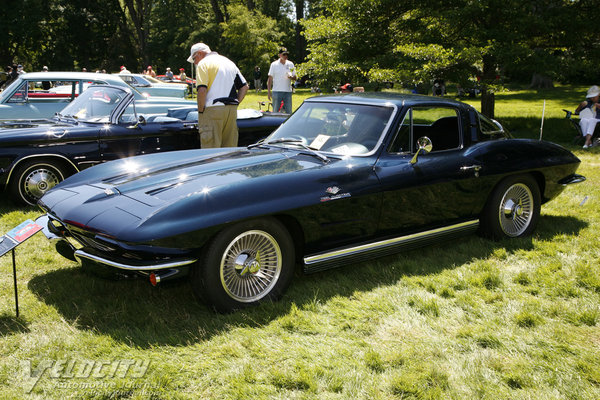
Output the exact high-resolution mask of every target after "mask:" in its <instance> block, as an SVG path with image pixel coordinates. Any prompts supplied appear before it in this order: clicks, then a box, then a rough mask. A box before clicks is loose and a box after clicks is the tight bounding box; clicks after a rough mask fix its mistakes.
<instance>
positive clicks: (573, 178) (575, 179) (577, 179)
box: [558, 174, 585, 186]
mask: <svg viewBox="0 0 600 400" xmlns="http://www.w3.org/2000/svg"><path fill="white" fill-rule="evenodd" d="M583 181H585V176H583V175H579V174H571V175H569V176H567V177H566V178H563V179H561V180H560V181H558V183H559V184H561V185H563V186H566V185H572V184H573V183H581V182H583Z"/></svg>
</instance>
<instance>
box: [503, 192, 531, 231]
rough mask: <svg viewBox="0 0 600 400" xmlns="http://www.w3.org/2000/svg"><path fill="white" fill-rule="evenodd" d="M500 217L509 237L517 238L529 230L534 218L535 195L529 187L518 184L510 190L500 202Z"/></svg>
mask: <svg viewBox="0 0 600 400" xmlns="http://www.w3.org/2000/svg"><path fill="white" fill-rule="evenodd" d="M498 217H499V219H500V226H501V228H502V231H503V232H504V233H505V234H506V235H507V236H510V237H517V236H520V235H522V234H523V233H524V232H525V231H526V230H527V228H528V227H529V224H530V223H531V219H532V217H533V195H532V194H531V190H529V187H527V185H525V184H522V183H517V184H514V185H512V186H511V187H509V188H508V190H507V191H506V193H504V196H503V198H502V200H501V201H500V208H499V213H498Z"/></svg>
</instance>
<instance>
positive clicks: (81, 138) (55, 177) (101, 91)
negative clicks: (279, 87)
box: [0, 86, 288, 205]
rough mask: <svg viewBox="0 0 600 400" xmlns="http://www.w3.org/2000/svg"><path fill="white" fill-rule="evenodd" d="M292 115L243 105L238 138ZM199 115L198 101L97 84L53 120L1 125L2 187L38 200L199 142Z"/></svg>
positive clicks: (266, 130) (251, 137)
mask: <svg viewBox="0 0 600 400" xmlns="http://www.w3.org/2000/svg"><path fill="white" fill-rule="evenodd" d="M182 104H183V103H182ZM287 117H288V116H287V115H285V114H276V113H262V112H260V111H258V110H245V109H244V110H239V111H238V127H239V134H240V136H239V144H240V145H241V146H244V145H248V144H251V143H255V142H256V141H258V140H259V139H262V138H264V137H265V136H267V135H269V134H270V133H271V132H273V130H275V128H276V127H278V126H279V125H280V124H281V123H282V122H283V121H284V120H285V119H286V118H287ZM197 121H198V112H197V108H196V107H195V106H193V107H190V106H189V105H185V106H179V107H177V106H176V107H173V108H167V106H163V107H161V106H160V104H159V105H157V104H148V103H143V102H142V103H140V102H138V101H136V99H135V96H134V92H133V91H132V90H129V89H128V88H123V87H116V86H91V87H90V88H88V89H87V90H86V91H84V92H83V93H82V94H81V96H79V97H77V98H76V99H75V100H74V101H73V102H72V103H70V104H69V105H68V106H66V108H64V109H63V110H62V111H61V112H60V113H58V114H57V115H56V116H55V117H54V118H53V119H43V120H16V121H9V122H3V123H0V186H4V187H5V188H6V189H7V190H8V192H9V195H10V196H11V198H13V199H14V200H16V201H17V202H21V203H25V204H31V205H35V204H36V202H37V200H38V199H39V198H40V197H41V196H42V195H43V194H44V193H45V192H46V191H47V190H48V189H50V188H51V187H53V186H54V185H56V184H57V183H58V182H60V181H62V180H63V179H64V178H66V177H67V176H69V175H72V174H74V173H76V172H78V171H81V170H82V169H85V168H87V167H90V166H92V165H96V164H99V163H102V162H105V161H110V160H115V159H119V158H124V157H129V156H135V155H140V154H148V153H157V152H164V151H171V150H182V149H197V148H199V147H200V138H199V135H198V125H197Z"/></svg>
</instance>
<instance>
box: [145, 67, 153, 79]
mask: <svg viewBox="0 0 600 400" xmlns="http://www.w3.org/2000/svg"><path fill="white" fill-rule="evenodd" d="M144 75H150V76H151V77H153V78H155V77H156V72H154V70H153V69H152V65H148V68H146V71H144Z"/></svg>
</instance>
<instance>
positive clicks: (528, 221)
mask: <svg viewBox="0 0 600 400" xmlns="http://www.w3.org/2000/svg"><path fill="white" fill-rule="evenodd" d="M541 204H542V202H541V195H540V187H539V185H538V183H537V181H536V180H535V179H534V178H533V177H532V176H530V175H517V176H510V177H507V178H505V179H504V180H502V181H501V182H499V183H498V185H497V186H496V188H495V189H494V190H493V192H492V194H491V195H490V197H489V199H488V201H487V204H486V206H485V208H484V210H483V212H482V216H481V219H480V221H481V226H480V233H481V234H483V235H484V236H487V237H489V238H492V239H495V240H501V239H505V238H517V237H524V236H528V235H531V233H533V231H534V230H535V227H536V225H537V221H538V219H539V215H540V206H541Z"/></svg>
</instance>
